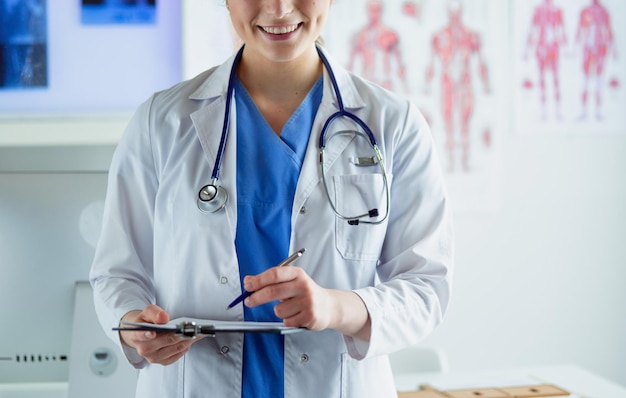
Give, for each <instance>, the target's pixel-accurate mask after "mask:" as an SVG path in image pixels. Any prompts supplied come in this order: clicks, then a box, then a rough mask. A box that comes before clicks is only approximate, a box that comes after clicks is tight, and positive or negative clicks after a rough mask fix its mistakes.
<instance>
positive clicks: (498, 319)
mask: <svg viewBox="0 0 626 398" xmlns="http://www.w3.org/2000/svg"><path fill="white" fill-rule="evenodd" d="M625 149H626V135H619V136H616V135H593V134H589V135H575V136H568V135H548V136H544V135H541V136H540V135H530V136H515V135H508V136H506V137H505V142H504V145H503V153H502V174H501V180H502V185H501V186H502V192H501V195H502V197H501V208H500V210H499V211H495V212H493V213H482V214H459V215H457V217H456V219H455V222H456V231H457V241H456V242H457V252H456V277H455V290H454V296H453V300H452V304H451V307H450V310H449V313H448V316H447V319H446V320H445V322H444V324H443V325H442V326H441V327H440V329H438V330H437V331H435V333H434V334H433V335H432V336H431V337H429V338H428V339H427V341H426V343H428V344H434V345H438V346H440V347H442V348H444V349H445V350H446V351H447V352H448V355H449V361H450V367H451V369H477V368H494V367H502V366H526V365H533V364H555V363H575V364H577V365H580V366H582V367H584V368H587V369H589V370H591V371H594V372H597V373H598V374H601V375H603V376H605V377H607V378H610V379H612V380H614V381H617V382H619V383H621V384H622V385H626V371H625V369H626V338H625V336H626V289H625V288H624V286H623V285H624V283H625V282H626V245H625V243H624V242H625V241H624V237H625V236H626V184H625V183H624V177H623V175H622V173H623V171H624V170H626V157H624V150H625ZM453 199H457V200H458V199H462V198H453Z"/></svg>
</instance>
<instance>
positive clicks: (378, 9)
mask: <svg viewBox="0 0 626 398" xmlns="http://www.w3.org/2000/svg"><path fill="white" fill-rule="evenodd" d="M508 26H509V21H508V7H507V2H503V1H499V0H472V1H454V0H451V1H439V0H385V1H382V0H337V1H335V2H334V4H333V6H332V7H331V15H330V17H329V22H328V29H327V31H326V32H325V34H324V35H325V37H324V38H325V41H326V45H327V47H328V48H329V49H330V52H331V53H332V54H333V55H334V56H335V58H338V59H339V60H340V61H341V62H342V63H343V65H344V66H345V67H346V68H348V69H350V70H352V71H354V72H356V73H358V74H361V75H362V76H364V77H366V78H368V79H370V80H372V81H374V82H376V83H378V84H380V85H382V86H384V87H387V88H388V89H390V90H392V91H394V92H396V93H397V94H400V95H403V96H405V97H407V98H409V99H410V100H412V101H413V102H414V103H415V104H416V105H417V106H418V107H419V108H420V110H421V111H422V113H423V114H424V115H425V117H426V119H427V120H428V121H429V124H430V126H431V130H432V134H433V137H434V139H435V142H436V144H437V149H438V152H439V156H440V159H441V163H442V167H443V169H444V172H445V177H446V179H447V184H448V189H449V191H450V193H451V196H452V200H453V204H454V208H455V210H456V211H485V210H486V211H489V210H493V209H495V208H497V206H498V204H499V173H498V171H499V169H500V165H499V144H500V140H499V137H500V136H501V135H502V134H503V133H505V132H506V129H507V127H508V124H507V123H508V114H509V112H510V101H508V94H507V80H506V79H507V75H508V71H509V64H508V57H506V56H503V54H507V46H508V43H507V38H508V32H509V29H508Z"/></svg>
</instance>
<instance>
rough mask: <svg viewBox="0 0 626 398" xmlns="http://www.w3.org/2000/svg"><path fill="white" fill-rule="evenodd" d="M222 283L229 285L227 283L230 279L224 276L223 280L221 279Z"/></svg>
mask: <svg viewBox="0 0 626 398" xmlns="http://www.w3.org/2000/svg"><path fill="white" fill-rule="evenodd" d="M220 283H221V284H222V285H225V284H227V283H228V278H227V277H225V276H222V278H221V279H220Z"/></svg>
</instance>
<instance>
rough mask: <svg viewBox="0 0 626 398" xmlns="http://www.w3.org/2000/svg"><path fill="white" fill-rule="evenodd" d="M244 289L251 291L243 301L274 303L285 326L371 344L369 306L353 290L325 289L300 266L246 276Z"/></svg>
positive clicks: (247, 302) (248, 304)
mask: <svg viewBox="0 0 626 398" xmlns="http://www.w3.org/2000/svg"><path fill="white" fill-rule="evenodd" d="M243 283H244V289H246V290H247V291H249V292H252V293H253V294H251V295H250V296H249V297H248V298H246V300H245V301H244V304H245V305H246V306H248V307H255V306H258V305H261V304H265V303H268V302H271V301H275V300H279V301H280V302H279V303H278V304H276V306H275V307H274V313H275V314H276V316H278V317H279V318H281V319H282V320H283V323H284V324H285V326H291V327H305V328H307V329H311V330H324V329H335V330H337V331H338V332H340V333H342V334H344V335H347V336H354V337H357V338H359V339H361V340H365V341H369V338H370V331H371V322H370V318H369V313H368V312H367V307H366V306H365V303H364V302H363V300H361V298H360V296H359V295H357V294H356V293H354V292H352V291H343V290H335V289H325V288H323V287H321V286H319V285H318V284H317V283H315V281H314V280H313V279H311V277H310V276H309V275H308V274H307V273H306V272H305V271H304V270H303V269H302V268H300V267H273V268H270V269H268V270H267V271H264V272H263V273H260V274H258V275H256V276H246V277H245V278H244V280H243Z"/></svg>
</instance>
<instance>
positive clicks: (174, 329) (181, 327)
mask: <svg viewBox="0 0 626 398" xmlns="http://www.w3.org/2000/svg"><path fill="white" fill-rule="evenodd" d="M113 330H117V331H138V332H141V331H151V332H157V333H175V334H178V335H181V336H182V337H186V338H191V339H193V338H196V337H198V336H213V337H215V335H216V334H217V333H274V334H291V333H298V332H301V331H304V330H307V329H306V328H299V327H289V326H285V325H284V324H283V323H282V322H252V321H217V320H210V319H195V318H185V317H183V318H176V319H173V320H171V321H170V322H168V323H166V324H164V325H156V324H153V323H142V322H124V321H122V322H121V323H120V326H118V327H114V328H113Z"/></svg>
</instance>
